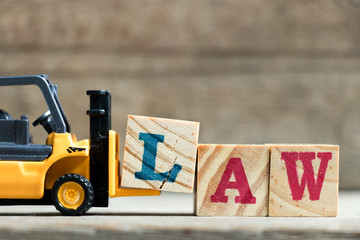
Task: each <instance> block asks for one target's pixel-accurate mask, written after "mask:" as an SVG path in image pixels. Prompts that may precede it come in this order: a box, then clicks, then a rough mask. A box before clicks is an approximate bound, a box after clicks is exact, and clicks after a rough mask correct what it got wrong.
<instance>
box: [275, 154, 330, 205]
mask: <svg viewBox="0 0 360 240" xmlns="http://www.w3.org/2000/svg"><path fill="white" fill-rule="evenodd" d="M317 157H318V158H320V161H321V162H320V167H319V172H318V175H317V180H316V181H315V176H314V168H313V165H312V160H314V159H315V152H300V153H298V152H282V153H281V159H282V160H284V161H285V165H286V171H287V175H288V180H289V186H290V189H291V195H292V198H293V200H301V199H302V197H303V194H304V190H305V185H306V184H307V186H308V190H309V195H310V200H311V201H315V200H319V199H320V192H321V188H322V185H323V182H324V178H325V173H326V169H327V166H328V162H329V160H331V158H332V153H331V152H319V153H318V154H317ZM297 160H300V161H301V162H302V164H303V167H304V173H303V176H302V178H301V183H300V184H299V178H298V174H297V171H296V161H297Z"/></svg>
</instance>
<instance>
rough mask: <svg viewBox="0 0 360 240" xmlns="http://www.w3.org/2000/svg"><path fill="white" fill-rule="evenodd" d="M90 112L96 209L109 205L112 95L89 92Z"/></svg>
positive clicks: (103, 91) (88, 112) (91, 164)
mask: <svg viewBox="0 0 360 240" xmlns="http://www.w3.org/2000/svg"><path fill="white" fill-rule="evenodd" d="M87 95H90V110H88V111H87V114H88V115H89V117H90V181H91V184H92V185H93V188H94V191H95V199H94V203H93V206H94V207H107V206H108V205H109V183H108V178H109V172H108V171H109V170H108V168H109V162H108V156H109V130H110V129H111V94H110V92H109V91H106V90H89V91H87Z"/></svg>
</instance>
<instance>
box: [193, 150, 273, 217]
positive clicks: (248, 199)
mask: <svg viewBox="0 0 360 240" xmlns="http://www.w3.org/2000/svg"><path fill="white" fill-rule="evenodd" d="M268 194H269V146H266V145H199V146H198V168H197V193H196V215H198V216H267V215H268V205H269V198H268V196H269V195H268Z"/></svg>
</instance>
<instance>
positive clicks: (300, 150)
mask: <svg viewBox="0 0 360 240" xmlns="http://www.w3.org/2000/svg"><path fill="white" fill-rule="evenodd" d="M338 182H339V146H336V145H272V146H271V160H270V202H269V216H294V217H300V216H329V217H330V216H336V215H337V201H338Z"/></svg>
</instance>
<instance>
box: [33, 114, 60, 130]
mask: <svg viewBox="0 0 360 240" xmlns="http://www.w3.org/2000/svg"><path fill="white" fill-rule="evenodd" d="M32 124H33V126H34V127H36V126H37V125H39V124H41V126H43V127H44V128H45V130H46V132H47V133H48V134H50V133H52V132H54V129H55V124H54V121H53V120H52V118H51V112H50V111H46V112H45V113H44V114H43V115H41V116H40V117H38V118H37V119H36V120H35V121H34V122H33V123H32Z"/></svg>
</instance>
